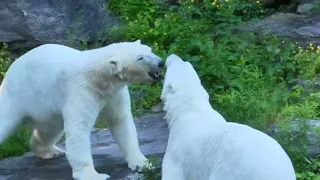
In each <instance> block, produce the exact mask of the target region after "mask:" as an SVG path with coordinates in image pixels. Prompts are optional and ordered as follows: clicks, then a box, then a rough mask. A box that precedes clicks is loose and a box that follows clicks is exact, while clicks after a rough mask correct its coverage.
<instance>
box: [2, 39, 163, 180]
mask: <svg viewBox="0 0 320 180" xmlns="http://www.w3.org/2000/svg"><path fill="white" fill-rule="evenodd" d="M163 68H164V61H163V60H162V59H161V58H159V57H158V56H156V55H155V54H154V53H153V52H152V49H151V48H150V47H148V46H146V45H143V44H141V42H140V40H137V41H135V42H121V43H114V44H111V45H108V46H106V47H102V48H98V49H92V50H86V51H79V50H76V49H73V48H70V47H66V46H63V45H57V44H46V45H41V46H39V47H37V48H34V49H32V50H30V51H29V52H27V53H26V54H24V55H23V56H21V57H20V58H18V59H17V60H16V61H15V62H14V63H13V64H12V65H11V67H10V68H9V70H8V72H7V74H6V76H5V78H4V80H3V82H2V84H1V86H0V124H1V126H0V144H1V143H3V142H4V140H5V139H6V138H7V137H8V136H9V135H10V134H11V133H13V131H14V130H15V128H16V127H17V126H18V125H19V124H21V123H23V122H24V121H27V122H30V123H31V124H32V126H33V128H34V130H33V134H32V137H31V139H30V147H31V150H32V151H33V152H34V153H35V155H36V156H38V157H40V158H43V159H50V158H54V157H58V156H61V155H64V153H66V156H67V159H68V162H69V163H70V165H71V167H72V172H73V173H72V176H73V178H74V179H77V180H104V179H108V178H109V176H108V175H107V174H99V173H97V172H96V170H95V168H94V165H93V160H92V156H91V149H90V131H91V129H92V128H93V126H94V124H95V122H96V120H97V119H102V120H107V122H108V125H109V129H110V131H111V133H112V135H113V137H114V138H115V140H116V142H117V144H118V146H119V147H120V149H121V151H122V152H123V153H124V157H125V160H126V161H127V163H128V166H129V168H131V169H133V170H135V169H137V168H138V169H141V168H142V167H143V166H144V165H148V160H147V159H146V157H145V156H144V155H143V154H142V153H141V151H140V149H139V144H138V139H137V132H136V128H135V125H134V122H133V116H132V113H131V104H130V96H129V92H128V85H130V84H137V83H154V82H156V81H158V80H160V79H161V76H160V75H159V73H160V71H161V70H162V69H163ZM64 132H65V138H66V152H64V151H63V150H62V149H60V148H58V147H57V146H56V143H57V142H58V140H59V139H60V138H61V137H62V135H63V133H64Z"/></svg>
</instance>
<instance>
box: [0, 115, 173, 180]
mask: <svg viewBox="0 0 320 180" xmlns="http://www.w3.org/2000/svg"><path fill="white" fill-rule="evenodd" d="M162 117H163V115H162V114H161V113H159V114H153V115H148V116H145V117H143V118H141V119H139V120H137V121H136V126H137V131H138V137H139V143H140V148H141V151H142V153H143V154H145V155H146V156H147V157H150V155H152V156H158V157H159V158H160V159H161V158H162V156H163V154H164V151H165V148H166V143H167V137H168V128H167V124H166V122H165V120H163V118H162ZM91 141H92V153H93V158H94V164H95V167H96V169H97V171H98V172H101V173H107V174H109V175H111V180H120V179H121V180H122V179H128V178H129V177H128V176H131V174H132V172H131V171H130V170H129V168H128V167H127V164H126V162H125V160H124V159H123V155H122V153H121V152H120V150H119V148H118V146H117V145H116V143H115V141H114V139H113V138H112V136H111V134H110V133H109V131H107V130H95V131H93V132H92V136H91ZM61 146H62V147H63V144H61ZM5 179H6V180H72V178H71V167H70V165H69V163H68V162H67V160H66V158H65V157H62V158H58V159H52V160H41V159H38V158H35V157H34V156H33V154H32V153H26V154H25V155H24V156H21V157H12V158H8V159H5V160H3V161H0V180H5Z"/></svg>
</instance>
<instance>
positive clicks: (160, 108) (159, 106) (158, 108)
mask: <svg viewBox="0 0 320 180" xmlns="http://www.w3.org/2000/svg"><path fill="white" fill-rule="evenodd" d="M163 106H164V104H163V103H159V104H157V105H154V106H152V107H151V112H153V113H158V112H163Z"/></svg>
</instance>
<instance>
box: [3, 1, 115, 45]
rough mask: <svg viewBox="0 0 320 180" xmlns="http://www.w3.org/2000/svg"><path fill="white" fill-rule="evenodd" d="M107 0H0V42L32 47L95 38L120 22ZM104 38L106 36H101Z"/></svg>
mask: <svg viewBox="0 0 320 180" xmlns="http://www.w3.org/2000/svg"><path fill="white" fill-rule="evenodd" d="M107 2H108V1H106V0H90V1H88V0H72V1H69V0H67V1H66V0H41V1H24V0H1V1H0V43H3V42H8V43H10V48H13V49H20V48H32V47H35V46H38V45H41V44H44V43H59V44H65V45H69V43H73V42H79V41H89V42H90V41H96V40H97V39H98V38H101V37H98V35H104V33H105V32H108V30H109V29H110V28H112V27H114V26H115V25H118V24H119V21H118V20H117V18H116V17H114V16H112V15H111V13H110V12H109V11H108V7H107V5H108V3H107ZM104 38H105V37H104Z"/></svg>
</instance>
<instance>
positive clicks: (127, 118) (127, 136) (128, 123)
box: [100, 87, 150, 170]
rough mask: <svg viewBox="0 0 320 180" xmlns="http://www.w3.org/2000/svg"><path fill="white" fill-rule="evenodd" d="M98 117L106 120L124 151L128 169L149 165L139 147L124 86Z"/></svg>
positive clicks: (140, 168)
mask: <svg viewBox="0 0 320 180" xmlns="http://www.w3.org/2000/svg"><path fill="white" fill-rule="evenodd" d="M100 118H101V119H102V120H107V122H108V125H109V129H110V132H111V133H112V135H113V137H114V139H115V140H116V142H117V144H118V146H119V148H120V149H121V151H122V152H123V153H124V157H125V159H126V161H127V163H128V167H129V168H130V169H132V170H142V169H143V167H144V166H147V167H150V164H149V163H148V159H147V158H146V157H145V156H144V155H143V154H142V153H141V151H140V149H139V143H138V137H137V131H136V127H135V124H134V120H133V116H132V113H131V102H130V95H129V91H128V89H127V88H126V87H125V88H123V89H121V90H120V91H119V92H117V94H116V95H115V96H114V97H112V100H111V102H110V103H108V104H107V106H106V107H105V108H104V109H103V111H102V112H101V117H100Z"/></svg>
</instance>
